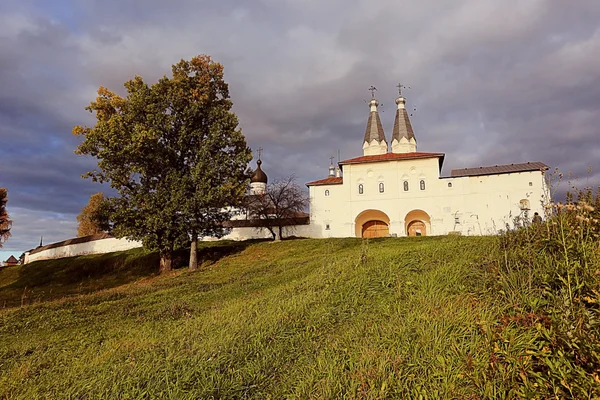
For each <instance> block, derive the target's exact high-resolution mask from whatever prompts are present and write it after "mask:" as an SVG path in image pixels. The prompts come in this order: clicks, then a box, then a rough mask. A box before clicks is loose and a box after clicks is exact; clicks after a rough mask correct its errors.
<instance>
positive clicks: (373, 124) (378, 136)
mask: <svg viewBox="0 0 600 400" xmlns="http://www.w3.org/2000/svg"><path fill="white" fill-rule="evenodd" d="M378 105H379V102H378V101H377V100H376V99H375V98H373V99H371V101H370V102H369V107H370V109H371V112H370V113H369V120H368V121H367V129H366V130H365V139H364V140H363V143H364V142H367V143H369V144H370V143H371V142H372V141H373V140H376V141H377V142H378V143H380V142H381V141H384V142H385V143H387V141H386V140H385V135H384V133H383V125H381V119H380V118H379V113H378V112H377V106H378Z"/></svg>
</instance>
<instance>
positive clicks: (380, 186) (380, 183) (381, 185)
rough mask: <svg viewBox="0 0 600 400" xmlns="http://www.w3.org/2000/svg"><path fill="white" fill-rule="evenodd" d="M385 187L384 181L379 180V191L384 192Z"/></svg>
mask: <svg viewBox="0 0 600 400" xmlns="http://www.w3.org/2000/svg"><path fill="white" fill-rule="evenodd" d="M384 190H385V187H384V186H383V182H379V193H383V191H384Z"/></svg>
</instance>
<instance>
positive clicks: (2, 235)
mask: <svg viewBox="0 0 600 400" xmlns="http://www.w3.org/2000/svg"><path fill="white" fill-rule="evenodd" d="M7 202H8V190H6V189H5V188H0V248H1V247H2V243H4V242H6V240H7V239H8V238H9V237H10V228H11V227H12V221H11V220H10V218H9V216H8V213H7V211H6V203H7Z"/></svg>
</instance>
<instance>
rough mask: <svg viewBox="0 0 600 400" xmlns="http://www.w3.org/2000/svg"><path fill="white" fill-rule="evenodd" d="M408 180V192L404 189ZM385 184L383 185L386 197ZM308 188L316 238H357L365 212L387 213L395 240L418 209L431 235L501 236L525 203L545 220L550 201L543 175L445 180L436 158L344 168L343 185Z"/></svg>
mask: <svg viewBox="0 0 600 400" xmlns="http://www.w3.org/2000/svg"><path fill="white" fill-rule="evenodd" d="M405 181H406V182H408V187H409V190H408V191H405V190H404V182H405ZM421 181H424V184H425V189H424V190H421V186H420V182H421ZM380 183H383V184H384V192H383V193H380V191H379V184H380ZM448 183H451V187H449V186H448ZM359 185H363V194H359V190H358V187H359ZM309 189H310V199H311V209H310V218H311V225H312V227H313V231H312V232H311V233H312V235H313V236H314V237H353V236H356V232H357V231H360V230H357V227H356V226H355V221H356V217H357V216H358V215H359V214H360V213H362V212H364V211H366V210H378V211H381V212H383V213H385V214H386V215H387V216H388V217H389V220H390V234H392V235H396V236H406V226H407V225H408V223H409V222H410V221H408V220H406V216H407V215H408V214H409V213H410V212H411V211H414V210H421V211H423V212H425V213H426V214H427V215H428V216H429V222H427V221H424V222H425V223H426V225H427V228H428V232H427V234H428V235H445V234H448V233H449V232H460V233H461V234H463V235H486V234H496V233H498V232H499V231H500V230H504V229H506V228H507V224H508V227H509V228H513V227H514V224H513V222H514V219H515V217H517V216H520V217H524V216H525V212H524V211H523V210H522V209H521V207H520V200H528V201H529V205H530V209H529V210H527V214H528V218H531V217H532V216H533V214H534V212H538V213H539V214H540V215H542V216H543V215H544V213H543V211H544V208H543V206H544V202H545V201H547V199H548V190H547V186H546V183H545V179H544V174H543V173H542V172H541V171H532V172H519V173H511V174H501V175H486V176H479V177H460V178H440V177H439V162H438V159H437V158H429V159H416V160H403V161H386V162H376V163H363V164H350V165H345V166H344V181H343V184H337V185H320V186H311V187H310V188H309ZM326 191H329V196H326V195H325V193H326ZM327 228H329V229H327Z"/></svg>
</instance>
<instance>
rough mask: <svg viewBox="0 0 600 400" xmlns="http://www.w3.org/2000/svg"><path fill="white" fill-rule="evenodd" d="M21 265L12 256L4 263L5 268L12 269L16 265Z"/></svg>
mask: <svg viewBox="0 0 600 400" xmlns="http://www.w3.org/2000/svg"><path fill="white" fill-rule="evenodd" d="M18 264H19V260H17V259H16V258H15V256H10V257H8V260H6V261H4V264H3V266H4V267H12V266H14V265H18Z"/></svg>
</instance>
